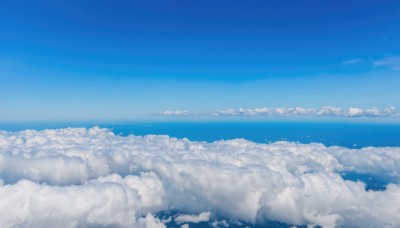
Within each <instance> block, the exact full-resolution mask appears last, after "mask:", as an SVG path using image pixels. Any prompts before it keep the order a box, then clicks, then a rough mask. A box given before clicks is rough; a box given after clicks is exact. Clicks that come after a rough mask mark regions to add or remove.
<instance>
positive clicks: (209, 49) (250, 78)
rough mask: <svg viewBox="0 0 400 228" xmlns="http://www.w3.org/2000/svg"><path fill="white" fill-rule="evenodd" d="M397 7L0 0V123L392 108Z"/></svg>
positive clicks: (386, 3)
mask: <svg viewBox="0 0 400 228" xmlns="http://www.w3.org/2000/svg"><path fill="white" fill-rule="evenodd" d="M399 40H400V2H399V1H396V0H391V1H390V0H382V1H365V0H364V1H358V0H354V1H340V0H335V1H333V0H332V1H331V0H302V1H288V0H279V1H278V0H276V1H255V0H248V1H235V0H229V1H228V0H227V1H225V0H221V1H216V0H213V1H208V0H201V1H183V0H181V1H165V0H163V1H153V0H149V1H101V0H100V1H99V0H97V1H94V0H93V1H92V0H88V1H74V0H72V1H41V0H39V1H24V0H21V1H19V0H16V1H2V2H1V3H0V110H1V111H0V121H46V120H50V121H58V120H61V121H62V120H139V119H151V118H155V117H154V116H152V115H149V114H153V113H158V112H162V111H164V110H189V111H209V110H221V109H230V108H233V109H236V108H240V107H242V108H256V107H306V108H312V107H316V108H318V107H321V106H338V107H343V108H346V107H350V106H353V107H361V108H368V107H378V108H385V107H388V106H392V105H393V106H395V107H397V108H398V109H399V108H400V89H399V87H400V42H399Z"/></svg>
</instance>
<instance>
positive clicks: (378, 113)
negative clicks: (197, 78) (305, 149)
mask: <svg viewBox="0 0 400 228" xmlns="http://www.w3.org/2000/svg"><path fill="white" fill-rule="evenodd" d="M159 115H161V116H332V117H388V116H395V115H397V111H396V109H395V107H393V106H391V107H389V108H385V109H378V108H376V107H373V108H367V109H362V108H355V107H350V108H349V109H348V110H343V109H342V108H339V107H332V106H324V107H321V108H320V109H316V108H302V107H296V108H254V109H243V108H239V109H227V110H217V111H212V112H189V111H165V112H161V113H159Z"/></svg>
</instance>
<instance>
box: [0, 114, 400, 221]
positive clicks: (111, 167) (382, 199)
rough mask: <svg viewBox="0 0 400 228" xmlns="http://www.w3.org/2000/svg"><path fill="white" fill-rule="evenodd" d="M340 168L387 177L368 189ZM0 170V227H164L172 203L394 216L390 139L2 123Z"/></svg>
mask: <svg viewBox="0 0 400 228" xmlns="http://www.w3.org/2000/svg"><path fill="white" fill-rule="evenodd" d="M355 113H357V112H355ZM343 173H361V174H366V175H371V176H374V177H377V178H379V179H380V180H383V181H385V182H387V183H389V184H388V185H387V186H386V189H385V190H383V191H372V190H366V189H365V184H364V183H362V182H359V181H358V182H356V181H351V180H345V179H343V177H342V174H343ZM0 178H1V181H0V199H1V200H0V211H1V212H2V213H1V214H0V227H51V226H58V227H81V226H115V227H165V226H166V224H167V223H168V220H163V219H161V218H159V217H157V216H156V214H157V213H159V212H162V211H171V210H173V211H176V212H177V213H178V214H179V215H178V216H177V217H174V218H170V219H169V220H171V219H175V220H176V222H182V223H184V222H201V221H203V222H206V221H209V223H210V224H211V225H212V224H214V225H215V224H217V225H218V224H219V223H218V222H217V221H220V220H221V219H226V218H228V219H232V220H236V221H239V220H240V221H246V222H250V223H257V224H265V223H266V222H268V221H271V220H272V221H279V222H283V223H287V224H292V225H302V224H307V225H320V226H323V227H335V226H346V227H398V226H400V217H399V216H398V215H399V212H400V203H399V202H400V185H399V183H400V148H396V147H382V148H374V147H368V148H362V149H348V148H343V147H336V146H335V147H325V146H324V145H322V144H315V143H313V144H299V143H293V142H275V143H271V144H258V143H253V142H250V141H246V140H243V139H236V140H229V141H216V142H214V143H206V142H194V141H189V140H187V139H176V138H172V137H168V136H162V135H148V136H143V137H141V136H133V135H130V136H126V137H123V136H117V135H115V134H114V133H112V132H111V131H109V130H107V129H100V128H97V127H95V128H91V129H84V128H67V129H58V130H44V131H32V130H26V131H21V132H5V131H0ZM222 221H224V222H226V221H225V220H222ZM228 221H229V220H228ZM221 224H222V223H221ZM185 226H186V224H185Z"/></svg>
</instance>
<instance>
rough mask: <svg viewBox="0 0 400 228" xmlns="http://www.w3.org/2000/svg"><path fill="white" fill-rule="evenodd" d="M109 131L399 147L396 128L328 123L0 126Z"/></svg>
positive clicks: (399, 131)
mask: <svg viewBox="0 0 400 228" xmlns="http://www.w3.org/2000/svg"><path fill="white" fill-rule="evenodd" d="M93 126H100V127H105V128H110V129H111V130H112V131H113V132H114V133H116V134H120V135H129V134H134V135H147V134H163V135H169V136H172V137H177V138H188V139H190V140H194V141H206V142H213V141H216V140H222V139H225V140H226V139H235V138H244V139H247V140H250V141H254V142H258V143H268V142H275V141H282V140H284V141H294V142H301V143H312V142H317V143H322V144H324V145H326V146H333V145H336V146H343V147H348V148H361V147H367V146H374V147H384V146H391V147H399V146H400V124H379V123H332V122H207V123H202V122H175V123H171V122H161V123H111V124H110V123H106V124H105V123H18V124H10V123H7V124H5V123H3V124H2V123H0V130H7V131H20V130H25V129H34V130H43V129H54V128H64V127H93Z"/></svg>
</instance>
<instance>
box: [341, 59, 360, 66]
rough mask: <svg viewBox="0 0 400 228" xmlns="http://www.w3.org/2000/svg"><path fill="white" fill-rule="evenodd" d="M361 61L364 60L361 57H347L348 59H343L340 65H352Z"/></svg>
mask: <svg viewBox="0 0 400 228" xmlns="http://www.w3.org/2000/svg"><path fill="white" fill-rule="evenodd" d="M363 61H364V60H363V59H360V58H354V59H349V60H346V61H343V62H342V65H353V64H357V63H361V62H363Z"/></svg>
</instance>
